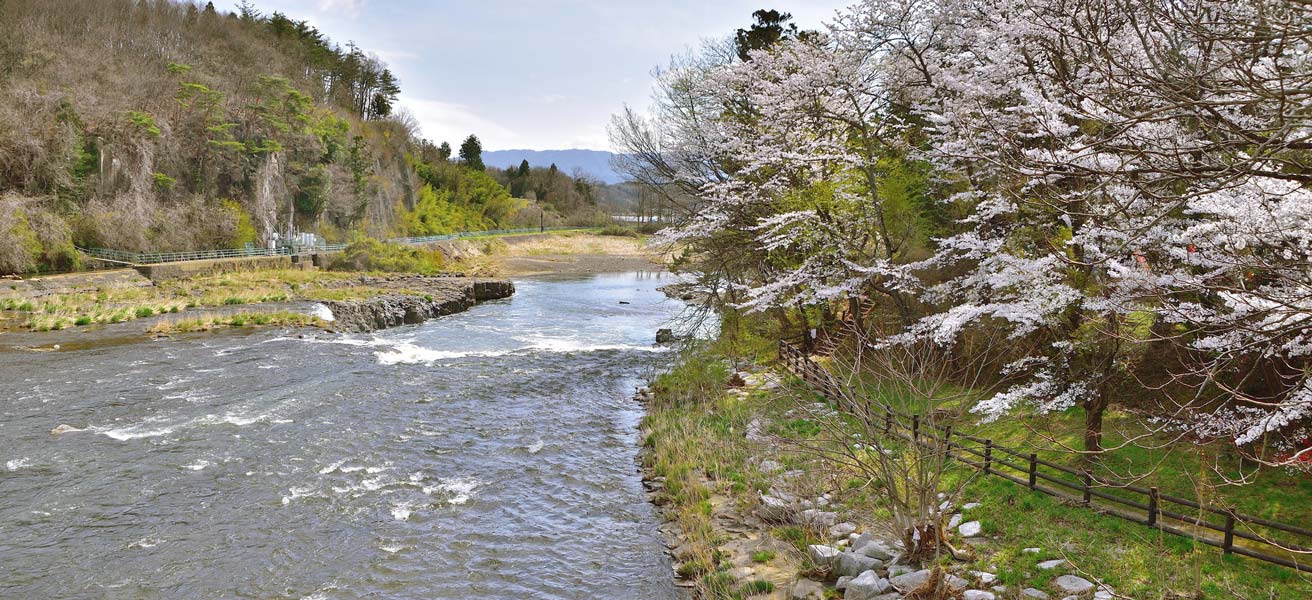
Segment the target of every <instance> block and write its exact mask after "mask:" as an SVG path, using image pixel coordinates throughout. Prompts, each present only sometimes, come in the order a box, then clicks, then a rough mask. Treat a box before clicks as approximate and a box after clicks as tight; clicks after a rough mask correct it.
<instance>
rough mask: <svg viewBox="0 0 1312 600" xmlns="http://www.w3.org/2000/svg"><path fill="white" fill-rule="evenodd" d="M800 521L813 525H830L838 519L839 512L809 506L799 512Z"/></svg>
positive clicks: (817, 526)
mask: <svg viewBox="0 0 1312 600" xmlns="http://www.w3.org/2000/svg"><path fill="white" fill-rule="evenodd" d="M797 521H798V523H800V524H802V525H810V526H811V527H816V528H822V527H829V526H831V525H833V524H834V522H836V521H838V513H836V512H828V511H823V510H817V509H814V508H808V509H806V510H804V511H802V512H801V513H800V514H798V519H797Z"/></svg>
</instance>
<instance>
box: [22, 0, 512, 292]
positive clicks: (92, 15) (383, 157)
mask: <svg viewBox="0 0 1312 600" xmlns="http://www.w3.org/2000/svg"><path fill="white" fill-rule="evenodd" d="M0 23H3V30H4V31H3V34H2V35H0V273H6V272H30V271H34V270H38V269H47V268H68V267H69V266H72V265H73V263H75V262H76V260H77V257H76V253H75V252H74V251H73V250H72V245H73V244H74V243H77V244H82V245H89V246H103V247H110V248H118V249H126V250H182V249H193V248H213V247H232V246H240V245H242V244H246V243H254V244H264V243H266V242H268V241H269V240H270V239H271V238H273V237H275V234H278V235H286V234H288V233H291V232H293V231H312V232H316V233H320V234H323V235H324V236H325V237H327V238H329V239H344V238H347V237H350V236H351V235H353V233H354V232H365V233H369V234H371V235H376V236H381V235H386V234H391V233H406V232H410V231H411V230H416V229H422V230H423V231H424V232H435V231H444V230H450V229H460V228H477V227H494V226H500V225H503V224H509V222H510V221H511V220H512V219H513V216H514V214H515V212H516V211H517V210H518V209H519V207H520V205H521V204H522V203H521V202H519V201H516V200H513V199H512V198H510V196H509V194H508V192H507V191H506V190H505V189H504V188H503V187H502V186H500V185H498V184H497V183H496V182H495V181H494V180H492V178H491V177H490V176H488V175H487V174H486V173H484V172H482V171H481V170H476V169H469V168H465V167H464V166H462V165H460V164H457V163H456V162H454V160H453V159H452V157H451V153H450V150H449V146H447V145H445V144H444V145H443V147H442V148H438V147H435V146H434V145H433V144H429V143H427V142H424V141H422V140H420V139H419V138H418V135H417V131H416V128H415V124H414V122H413V120H411V119H409V118H407V117H405V116H403V115H397V114H395V113H394V112H393V110H392V107H393V103H394V101H395V99H396V97H397V94H398V93H399V92H400V85H401V84H400V82H398V81H397V80H396V78H395V77H393V76H392V74H391V72H390V71H389V70H388V69H387V66H386V65H385V64H383V63H382V62H381V61H379V60H378V59H377V58H375V57H373V56H372V55H371V54H369V53H368V52H367V51H366V50H363V49H360V48H357V47H355V46H354V45H350V44H348V45H345V46H341V45H338V44H335V43H333V42H332V41H330V40H328V39H326V38H325V37H324V36H323V35H322V34H321V33H320V32H319V31H317V30H316V29H315V28H313V27H311V26H309V25H308V24H306V23H304V22H300V21H296V20H294V19H291V18H289V17H287V16H284V15H282V14H279V13H262V12H261V11H259V9H258V8H256V7H252V5H250V4H248V3H242V8H241V9H240V10H239V13H225V12H222V11H216V10H215V9H214V7H213V5H212V4H196V5H194V4H190V3H185V2H176V1H174V0H98V1H96V2H77V1H74V0H4V1H3V2H0ZM452 141H453V142H459V140H452ZM475 143H476V142H475ZM475 162H476V161H475ZM420 211H422V212H423V214H418V213H419V212H420ZM535 221H536V218H535ZM420 225H422V226H420Z"/></svg>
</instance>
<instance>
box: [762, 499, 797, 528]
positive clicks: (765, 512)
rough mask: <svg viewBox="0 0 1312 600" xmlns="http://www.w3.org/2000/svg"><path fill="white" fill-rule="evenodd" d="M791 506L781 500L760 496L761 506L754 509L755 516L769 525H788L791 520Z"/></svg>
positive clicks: (792, 512)
mask: <svg viewBox="0 0 1312 600" xmlns="http://www.w3.org/2000/svg"><path fill="white" fill-rule="evenodd" d="M793 514H794V511H793V506H792V505H791V504H789V503H788V502H786V501H784V500H783V499H780V498H776V497H774V496H767V495H765V494H762V495H761V504H760V505H758V506H757V507H756V516H758V517H760V518H761V520H762V521H766V522H769V523H788V522H791V521H792V520H793Z"/></svg>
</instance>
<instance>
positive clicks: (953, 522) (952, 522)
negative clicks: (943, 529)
mask: <svg viewBox="0 0 1312 600" xmlns="http://www.w3.org/2000/svg"><path fill="white" fill-rule="evenodd" d="M960 524H961V513H957V514H955V515H952V518H951V519H948V529H956V528H957V525H960Z"/></svg>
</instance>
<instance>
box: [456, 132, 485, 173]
mask: <svg viewBox="0 0 1312 600" xmlns="http://www.w3.org/2000/svg"><path fill="white" fill-rule="evenodd" d="M460 160H461V162H463V163H465V166H467V167H469V168H471V169H474V170H475V171H482V170H484V169H486V167H485V166H483V143H482V142H480V141H478V136H476V135H472V134H471V135H470V136H469V137H467V138H465V142H464V143H463V144H460Z"/></svg>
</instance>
